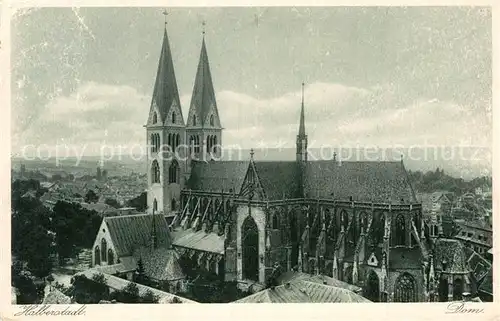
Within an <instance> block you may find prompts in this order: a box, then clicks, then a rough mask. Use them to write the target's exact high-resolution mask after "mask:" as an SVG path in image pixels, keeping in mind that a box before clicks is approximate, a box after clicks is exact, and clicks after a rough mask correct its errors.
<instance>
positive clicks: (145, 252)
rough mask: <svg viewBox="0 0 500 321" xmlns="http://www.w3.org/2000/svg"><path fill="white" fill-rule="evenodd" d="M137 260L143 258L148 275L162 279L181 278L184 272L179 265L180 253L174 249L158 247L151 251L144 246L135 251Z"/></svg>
mask: <svg viewBox="0 0 500 321" xmlns="http://www.w3.org/2000/svg"><path fill="white" fill-rule="evenodd" d="M134 257H135V259H136V261H137V262H138V261H139V258H142V262H143V265H144V272H145V274H146V276H148V277H150V278H152V279H155V280H161V281H172V280H180V279H183V278H184V273H183V272H182V268H181V266H180V265H179V262H178V260H179V255H178V254H177V252H176V251H175V250H173V249H168V248H158V249H156V250H154V251H151V249H150V248H146V247H142V248H140V249H137V250H136V251H135V252H134Z"/></svg>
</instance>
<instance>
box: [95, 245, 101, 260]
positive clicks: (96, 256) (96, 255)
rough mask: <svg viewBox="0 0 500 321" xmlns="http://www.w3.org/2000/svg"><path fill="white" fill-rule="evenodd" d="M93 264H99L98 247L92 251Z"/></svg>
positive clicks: (99, 252) (99, 253) (99, 254)
mask: <svg viewBox="0 0 500 321" xmlns="http://www.w3.org/2000/svg"><path fill="white" fill-rule="evenodd" d="M94 263H95V265H100V264H101V251H99V245H97V246H96V247H95V249H94Z"/></svg>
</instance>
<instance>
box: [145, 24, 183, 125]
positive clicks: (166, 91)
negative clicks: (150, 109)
mask: <svg viewBox="0 0 500 321" xmlns="http://www.w3.org/2000/svg"><path fill="white" fill-rule="evenodd" d="M174 101H175V102H176V103H177V104H179V107H180V100H179V90H178V89H177V80H176V79H175V72H174V64H173V62H172V53H171V52H170V43H169V41H168V35H167V29H165V33H164V34H163V45H162V47H161V54H160V61H159V62H158V71H157V73H156V81H155V87H154V90H153V99H152V101H151V106H153V104H154V103H156V105H157V106H158V109H159V110H160V114H161V119H162V120H163V121H164V120H165V119H166V115H168V113H169V110H170V107H171V106H172V103H173V102H174ZM179 110H181V108H179ZM180 119H181V120H182V122H184V118H183V117H182V112H181V115H180Z"/></svg>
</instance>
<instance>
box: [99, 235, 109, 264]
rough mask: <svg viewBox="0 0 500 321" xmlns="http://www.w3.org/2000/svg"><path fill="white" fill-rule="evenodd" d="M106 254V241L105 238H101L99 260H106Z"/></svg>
mask: <svg viewBox="0 0 500 321" xmlns="http://www.w3.org/2000/svg"><path fill="white" fill-rule="evenodd" d="M107 254H108V243H107V242H106V239H105V238H102V240H101V261H103V262H105V261H106V255H107Z"/></svg>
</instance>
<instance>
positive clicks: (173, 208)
mask: <svg viewBox="0 0 500 321" xmlns="http://www.w3.org/2000/svg"><path fill="white" fill-rule="evenodd" d="M170 210H172V211H175V210H177V202H176V200H175V198H172V202H171V203H170Z"/></svg>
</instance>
